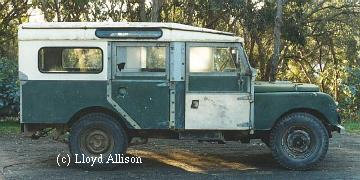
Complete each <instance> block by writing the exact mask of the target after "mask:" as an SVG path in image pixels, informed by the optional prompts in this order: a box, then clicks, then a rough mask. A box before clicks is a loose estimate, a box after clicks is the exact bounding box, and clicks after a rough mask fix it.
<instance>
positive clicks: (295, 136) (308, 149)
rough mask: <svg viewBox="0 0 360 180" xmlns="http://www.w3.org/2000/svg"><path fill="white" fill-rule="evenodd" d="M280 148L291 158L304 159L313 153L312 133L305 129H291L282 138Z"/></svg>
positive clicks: (314, 144) (313, 140)
mask: <svg viewBox="0 0 360 180" xmlns="http://www.w3.org/2000/svg"><path fill="white" fill-rule="evenodd" d="M282 147H283V149H284V150H285V151H286V152H287V153H288V155H289V156H291V157H292V158H295V159H305V158H307V157H309V156H310V155H311V154H313V152H314V151H315V147H316V142H315V138H314V133H313V132H312V131H311V130H310V129H307V128H305V127H291V128H289V130H288V131H287V132H286V133H285V134H284V136H283V137H282Z"/></svg>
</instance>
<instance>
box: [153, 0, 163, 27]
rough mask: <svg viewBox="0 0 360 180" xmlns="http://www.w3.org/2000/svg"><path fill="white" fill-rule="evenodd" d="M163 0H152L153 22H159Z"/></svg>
mask: <svg viewBox="0 0 360 180" xmlns="http://www.w3.org/2000/svg"><path fill="white" fill-rule="evenodd" d="M162 3H163V0H152V9H151V18H150V20H151V22H159V17H160V9H161V6H162Z"/></svg>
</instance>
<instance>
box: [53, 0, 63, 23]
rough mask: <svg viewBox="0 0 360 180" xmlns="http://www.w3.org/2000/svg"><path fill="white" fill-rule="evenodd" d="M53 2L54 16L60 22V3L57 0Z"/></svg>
mask: <svg viewBox="0 0 360 180" xmlns="http://www.w3.org/2000/svg"><path fill="white" fill-rule="evenodd" d="M54 2H55V11H56V17H57V21H58V22H61V21H62V20H61V14H60V3H59V0H54Z"/></svg>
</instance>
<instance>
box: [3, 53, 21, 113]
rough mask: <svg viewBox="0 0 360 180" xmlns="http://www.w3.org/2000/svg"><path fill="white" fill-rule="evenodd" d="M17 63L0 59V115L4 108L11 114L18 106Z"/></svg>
mask: <svg viewBox="0 0 360 180" xmlns="http://www.w3.org/2000/svg"><path fill="white" fill-rule="evenodd" d="M17 67H18V65H17V61H14V60H9V59H7V58H4V57H0V113H1V111H4V108H10V109H8V110H7V111H9V110H10V112H12V111H13V110H14V109H16V106H18V105H19V81H18V68H17Z"/></svg>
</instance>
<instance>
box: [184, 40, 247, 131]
mask: <svg viewBox="0 0 360 180" xmlns="http://www.w3.org/2000/svg"><path fill="white" fill-rule="evenodd" d="M241 51H242V49H241V45H240V44H239V43H211V44H210V43H188V44H186V56H187V57H186V60H187V63H186V64H187V70H186V78H187V85H186V95H185V129H209V130H244V129H249V127H250V109H251V108H250V99H251V96H250V95H251V92H250V82H251V76H246V75H245V73H244V72H245V69H244V67H246V66H244V65H243V63H244V62H243V61H242V59H241V58H240V57H241V56H240V53H241Z"/></svg>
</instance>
